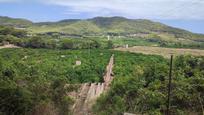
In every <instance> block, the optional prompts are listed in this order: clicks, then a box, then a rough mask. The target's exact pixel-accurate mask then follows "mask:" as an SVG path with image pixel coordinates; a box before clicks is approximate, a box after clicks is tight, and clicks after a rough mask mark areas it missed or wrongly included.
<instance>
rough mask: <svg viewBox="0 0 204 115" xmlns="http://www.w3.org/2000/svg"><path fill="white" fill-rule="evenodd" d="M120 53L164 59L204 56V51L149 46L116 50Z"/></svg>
mask: <svg viewBox="0 0 204 115" xmlns="http://www.w3.org/2000/svg"><path fill="white" fill-rule="evenodd" d="M115 50H119V51H128V52H133V53H143V54H153V55H162V56H164V57H167V58H168V57H170V55H171V54H173V55H176V56H178V55H194V56H204V50H199V49H182V48H162V47H149V46H134V47H130V48H116V49H115Z"/></svg>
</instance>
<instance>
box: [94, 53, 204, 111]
mask: <svg viewBox="0 0 204 115" xmlns="http://www.w3.org/2000/svg"><path fill="white" fill-rule="evenodd" d="M203 63H204V57H200V58H197V57H193V56H180V57H177V58H176V59H175V61H174V71H173V85H172V86H173V87H172V100H171V102H172V103H171V106H172V109H171V112H172V113H173V114H176V115H186V114H188V112H192V113H193V112H195V113H196V114H198V113H200V114H201V113H202V112H203V103H204V68H203V67H204V66H203ZM168 69H169V67H168V62H167V60H166V59H163V58H162V57H158V56H145V55H141V54H129V53H122V54H121V53H119V54H116V55H115V66H114V74H115V79H114V81H113V83H112V86H111V89H110V91H109V92H108V93H107V94H106V95H103V96H102V97H100V98H99V99H98V101H97V104H96V105H95V106H94V111H95V112H96V113H97V114H99V115H118V114H121V115H122V114H123V113H124V112H130V113H140V114H152V115H155V114H156V115H158V114H165V111H166V104H167V103H166V102H167V86H168Z"/></svg>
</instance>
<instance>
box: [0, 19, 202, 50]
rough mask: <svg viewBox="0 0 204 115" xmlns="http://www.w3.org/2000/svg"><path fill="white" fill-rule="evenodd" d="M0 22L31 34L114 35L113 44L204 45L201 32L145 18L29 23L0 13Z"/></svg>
mask: <svg viewBox="0 0 204 115" xmlns="http://www.w3.org/2000/svg"><path fill="white" fill-rule="evenodd" d="M0 25H6V26H14V27H15V28H16V27H17V28H23V29H25V30H26V31H27V32H28V33H30V34H32V35H35V34H46V35H47V34H49V35H50V33H57V35H59V36H61V37H63V38H64V37H66V38H70V37H76V36H77V37H78V36H80V37H82V38H84V37H87V36H89V37H91V38H103V39H102V41H104V39H107V36H108V35H109V36H110V37H111V38H117V39H113V41H116V42H114V43H119V44H115V46H118V45H125V43H128V44H130V45H138V43H136V42H134V41H141V40H142V42H140V43H143V42H150V44H152V45H153V46H154V45H158V44H159V46H162V47H195V48H203V47H204V35H203V34H196V33H192V32H189V31H186V30H183V29H179V28H174V27H170V26H167V25H165V24H162V23H159V22H154V21H150V20H146V19H127V18H124V17H95V18H92V19H86V20H85V19H84V20H80V19H66V20H61V21H58V22H39V23H33V22H31V21H28V20H25V19H13V18H9V17H0ZM126 40H127V41H128V42H126ZM121 41H124V42H121ZM129 41H132V42H131V43H130V42H129ZM148 44H149V43H148ZM139 45H145V44H139Z"/></svg>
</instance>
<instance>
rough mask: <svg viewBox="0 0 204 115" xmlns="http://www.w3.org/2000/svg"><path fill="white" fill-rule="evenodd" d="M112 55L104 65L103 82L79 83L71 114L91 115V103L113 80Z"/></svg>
mask: <svg viewBox="0 0 204 115" xmlns="http://www.w3.org/2000/svg"><path fill="white" fill-rule="evenodd" d="M113 64H114V55H112V56H111V58H110V61H109V63H108V65H107V67H106V73H105V74H104V76H103V79H104V82H103V83H85V84H82V85H81V88H80V91H79V93H78V94H77V96H76V102H75V104H74V105H73V107H72V109H73V115H91V114H92V113H91V108H92V105H93V104H94V103H95V101H96V99H97V98H98V97H100V95H101V94H102V93H104V92H106V91H107V90H108V89H109V87H110V83H111V82H112V80H113V76H112V75H113V74H112V70H113Z"/></svg>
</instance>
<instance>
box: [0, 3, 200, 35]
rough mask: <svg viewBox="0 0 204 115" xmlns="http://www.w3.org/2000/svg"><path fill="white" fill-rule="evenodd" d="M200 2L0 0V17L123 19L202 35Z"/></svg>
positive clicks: (38, 20) (53, 19) (46, 19)
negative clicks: (152, 22) (157, 23)
mask: <svg viewBox="0 0 204 115" xmlns="http://www.w3.org/2000/svg"><path fill="white" fill-rule="evenodd" d="M203 6H204V1H203V0H107V1H105V0H0V15H1V16H9V17H15V18H26V19H29V20H32V21H34V22H42V21H58V20H62V19H76V18H77V19H87V18H92V17H96V16H107V17H110V16H123V17H127V18H131V19H151V20H154V21H159V22H162V23H165V24H168V25H171V26H174V27H179V28H183V29H187V30H189V31H193V32H196V33H204V13H203V12H204V7H203Z"/></svg>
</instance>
